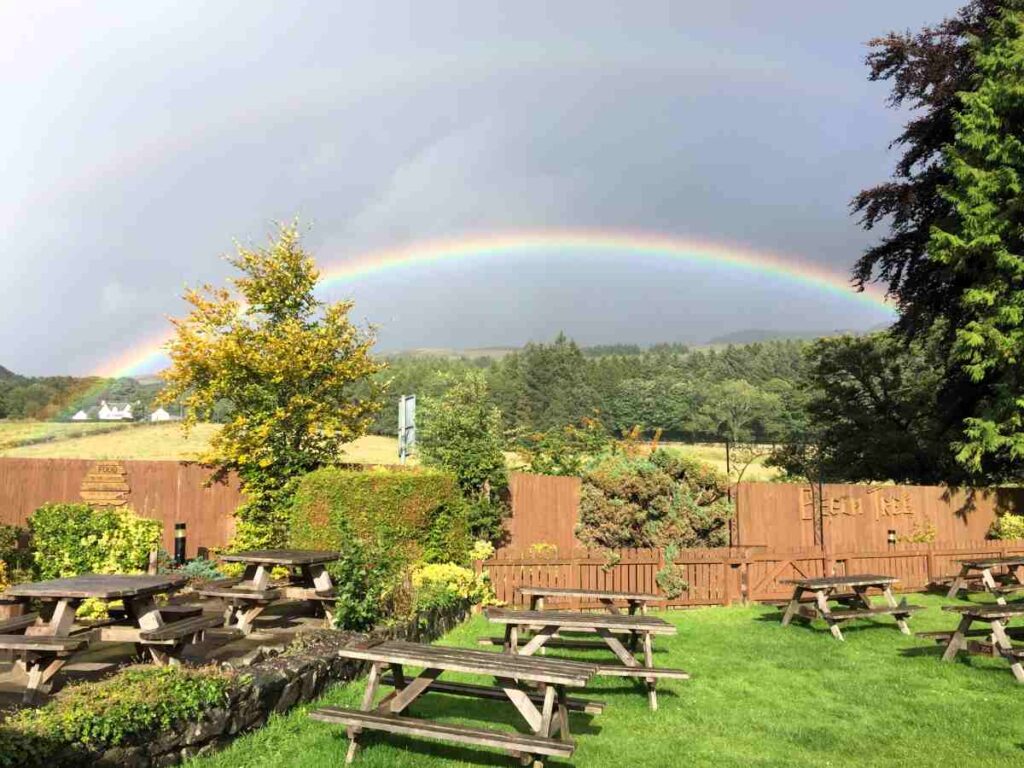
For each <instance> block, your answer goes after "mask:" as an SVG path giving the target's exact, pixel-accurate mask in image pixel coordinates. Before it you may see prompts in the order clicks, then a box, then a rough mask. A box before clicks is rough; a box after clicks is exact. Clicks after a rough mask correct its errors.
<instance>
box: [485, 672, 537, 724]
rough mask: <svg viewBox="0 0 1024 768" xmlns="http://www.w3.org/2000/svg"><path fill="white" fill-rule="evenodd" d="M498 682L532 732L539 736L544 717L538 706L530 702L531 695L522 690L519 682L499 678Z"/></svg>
mask: <svg viewBox="0 0 1024 768" xmlns="http://www.w3.org/2000/svg"><path fill="white" fill-rule="evenodd" d="M496 680H497V682H498V687H499V688H501V690H503V691H504V692H505V695H506V696H508V699H509V701H511V702H512V704H513V705H515V708H516V709H518V710H519V714H521V715H522V716H523V719H524V720H526V722H527V724H528V725H529V726H530V730H531V731H533V732H534V733H537V734H539V733H541V725H542V722H543V716H542V715H541V712H540V710H538V709H537V706H536V705H535V704H534V703H533V702H532V701H531V700H530V695H529V694H528V693H527V692H526V691H524V690H523V689H522V687H521V686H520V683H519V681H518V680H513V679H511V678H508V677H498V678H496Z"/></svg>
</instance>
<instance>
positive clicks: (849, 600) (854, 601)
mask: <svg viewBox="0 0 1024 768" xmlns="http://www.w3.org/2000/svg"><path fill="white" fill-rule="evenodd" d="M897 581H899V579H897V578H895V577H893V576H881V575H878V574H873V573H869V574H859V575H850V576H820V577H815V578H807V579H787V580H784V581H783V582H782V583H783V584H792V585H793V596H792V598H790V601H789V603H788V605H787V606H786V610H785V611H784V613H783V614H782V626H784V627H785V626H787V625H788V624H789V623H790V621H792V620H793V618H794V617H796V616H799V617H801V618H804V619H816V618H821V619H823V620H824V621H825V623H826V624H828V628H829V630H830V631H831V632H832V636H833V637H835V638H836V639H837V640H843V639H844V638H843V633H842V630H840V628H839V623H840V622H842V621H849V620H850V619H864V618H870V617H874V616H893V617H895V619H896V625H897V626H898V627H899V629H900V632H902V633H903V634H905V635H909V634H910V627H909V626H908V625H907V619H909V618H910V615H911V614H912V613H913V612H914V611H920V610H924V608H923V606H920V605H908V604H907V601H906V599H904V600H902V601H900V602H897V601H896V598H895V597H894V596H893V594H892V585H893V584H895V583H896V582H897ZM873 589H877V590H880V591H881V592H882V595H884V597H885V602H886V604H885V605H873V604H872V602H871V599H870V597H869V596H868V592H869V591H870V590H873ZM805 593H808V595H810V596H811V597H810V599H811V600H812V603H811V604H810V605H805V604H804V603H805V602H807V599H806V597H805ZM829 601H832V602H835V603H838V607H836V606H832V605H829Z"/></svg>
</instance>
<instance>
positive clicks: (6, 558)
mask: <svg viewBox="0 0 1024 768" xmlns="http://www.w3.org/2000/svg"><path fill="white" fill-rule="evenodd" d="M27 538H28V532H27V531H26V530H25V529H23V528H19V527H18V526H16V525H0V564H2V565H3V566H4V570H5V571H6V573H7V578H8V579H9V581H10V582H12V583H16V582H19V581H25V580H27V579H29V578H31V574H30V573H29V571H30V570H31V568H32V551H31V549H30V548H29V547H28V546H25V540H26V539H27Z"/></svg>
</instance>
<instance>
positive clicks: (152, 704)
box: [0, 666, 233, 768]
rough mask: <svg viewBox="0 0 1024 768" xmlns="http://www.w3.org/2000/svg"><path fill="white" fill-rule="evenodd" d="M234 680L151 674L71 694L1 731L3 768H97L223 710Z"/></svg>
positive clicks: (140, 671) (190, 673)
mask: <svg viewBox="0 0 1024 768" xmlns="http://www.w3.org/2000/svg"><path fill="white" fill-rule="evenodd" d="M232 680H233V677H232V675H231V674H230V673H227V672H223V671H220V670H217V669H213V668H205V669H185V668H183V667H153V666H145V667H130V668H128V669H125V670H123V671H122V672H119V673H118V674H116V675H114V676H113V677H110V678H107V679H106V680H103V681H101V682H98V683H83V684H80V685H76V686H72V687H69V688H68V689H67V690H65V691H64V692H63V693H61V695H60V696H59V697H57V698H55V699H53V700H52V701H50V702H49V703H47V704H46V705H45V706H43V707H40V708H39V709H26V710H22V711H20V712H18V713H16V714H14V715H12V716H11V717H10V718H8V719H7V720H6V721H5V722H4V723H2V724H0V768H15V766H19V767H21V766H47V768H53V767H54V766H81V765H89V764H91V762H92V759H91V758H92V756H93V755H95V754H97V753H99V752H102V751H103V750H106V749H109V748H111V747H118V746H125V745H130V744H135V743H139V742H140V741H141V740H144V739H148V738H152V736H153V734H154V733H158V732H159V731H162V730H167V729H168V728H170V727H171V725H172V724H174V723H176V722H188V721H190V720H195V719H196V718H197V717H198V716H199V715H200V714H202V713H203V712H205V711H206V710H208V709H210V708H212V707H216V706H223V705H224V704H225V703H226V702H227V697H228V692H229V690H230V688H231V685H232Z"/></svg>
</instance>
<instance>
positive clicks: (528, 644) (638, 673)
mask: <svg viewBox="0 0 1024 768" xmlns="http://www.w3.org/2000/svg"><path fill="white" fill-rule="evenodd" d="M487 620H488V621H490V622H492V623H495V624H503V625H504V626H505V640H504V646H505V650H506V652H507V653H510V654H519V655H521V656H532V655H533V654H534V653H536V652H537V651H539V650H541V649H542V648H543V647H544V646H545V645H546V644H548V643H549V642H551V640H552V638H555V637H556V636H557V635H558V633H559V632H566V631H568V632H581V633H590V634H596V635H597V636H598V637H600V638H601V640H602V641H603V642H604V645H605V646H606V647H607V648H609V649H610V650H611V651H612V653H614V654H615V656H616V657H617V658H618V660H619V661H620V662H621V663H620V664H598V665H597V674H598V675H607V676H615V677H632V678H636V679H642V680H643V682H644V683H645V684H646V687H647V699H648V704H649V705H650V708H651V709H652V710H656V709H657V708H658V694H657V691H656V686H657V681H658V680H659V679H661V678H671V679H674V680H688V679H689V678H690V675H689V673H687V672H684V671H683V670H681V669H669V668H666V667H655V666H654V653H653V645H652V637H653V636H654V635H674V634H676V628H675V626H674V625H672V624H669V623H668V622H667V621H665V620H664V619H662V618H660V617H657V616H637V615H634V616H623V615H621V614H619V615H616V614H607V613H577V612H575V611H514V610H509V609H507V608H488V609H487ZM524 628H525V629H529V630H532V631H533V633H534V634H533V636H532V637H529V638H527V639H526V640H525V643H524V644H523V645H522V646H520V645H519V640H520V638H519V633H520V631H521V630H523V629H524ZM622 635H626V636H629V637H630V638H633V637H640V638H641V639H642V644H643V661H641V660H639V659H637V657H636V656H635V655H634V653H633V652H632V651H631V650H630V649H628V648H627V647H626V646H625V645H623V643H622V641H621V640H620V639H619V638H620V636H622Z"/></svg>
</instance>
